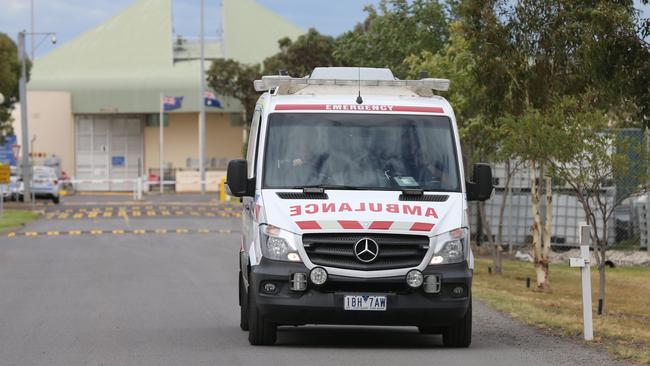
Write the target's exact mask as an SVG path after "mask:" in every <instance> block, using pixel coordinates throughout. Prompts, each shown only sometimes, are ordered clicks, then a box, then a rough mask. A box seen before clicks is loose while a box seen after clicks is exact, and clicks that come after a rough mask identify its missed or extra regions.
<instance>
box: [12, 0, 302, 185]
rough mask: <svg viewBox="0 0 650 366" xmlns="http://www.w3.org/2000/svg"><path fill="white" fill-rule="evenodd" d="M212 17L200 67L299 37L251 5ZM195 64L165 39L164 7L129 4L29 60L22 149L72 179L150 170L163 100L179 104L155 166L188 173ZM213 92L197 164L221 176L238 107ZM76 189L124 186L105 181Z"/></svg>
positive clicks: (163, 0)
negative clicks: (27, 144)
mask: <svg viewBox="0 0 650 366" xmlns="http://www.w3.org/2000/svg"><path fill="white" fill-rule="evenodd" d="M222 18H223V24H222V29H223V36H222V40H220V41H217V40H214V39H213V40H210V41H207V42H206V44H205V58H206V69H207V68H208V67H209V65H210V61H211V60H214V59H216V58H219V57H226V58H233V59H236V60H238V61H240V62H244V63H254V62H261V61H262V60H263V59H264V58H266V57H268V56H270V55H272V54H274V53H275V52H277V51H278V44H277V41H278V39H280V38H282V37H287V36H288V37H291V38H294V39H295V38H296V37H297V36H299V35H300V34H302V33H303V31H302V30H301V29H300V28H298V27H296V26H294V25H293V24H290V23H289V22H287V21H286V20H284V19H282V18H281V17H280V16H279V15H277V14H274V13H273V12H271V11H269V10H267V9H265V8H263V7H262V6H260V5H258V4H257V3H255V1H254V0H223V1H222ZM210 21H211V20H210V19H207V22H210ZM215 21H218V20H216V19H215ZM199 62H200V61H199V44H198V42H197V41H196V40H189V39H187V38H184V37H181V36H174V35H173V27H172V2H171V0H137V1H135V2H134V4H133V5H131V6H130V7H128V8H127V9H125V10H124V11H122V12H121V13H119V14H117V15H115V16H114V17H113V18H111V19H109V20H107V21H106V22H104V23H102V24H100V25H98V26H96V27H95V28H93V29H91V30H88V31H87V32H85V33H83V34H81V35H80V36H78V37H77V38H75V39H73V40H71V41H69V42H67V43H66V44H63V45H61V46H60V47H58V48H56V49H55V50H53V51H52V52H50V53H48V54H46V55H44V56H43V57H41V58H38V59H36V61H35V63H34V68H33V71H32V76H31V80H30V82H29V83H28V91H29V93H28V101H29V104H28V113H29V116H30V118H29V120H28V122H29V128H30V130H29V132H30V135H32V136H31V137H30V138H34V137H35V141H36V142H35V143H34V146H33V147H32V150H31V151H32V152H34V153H35V154H48V155H56V156H57V157H58V158H59V159H60V160H61V166H62V168H63V170H65V171H66V172H67V173H68V175H73V176H75V178H77V179H91V178H92V179H95V180H106V181H109V180H114V179H124V178H134V177H137V176H138V175H146V174H148V173H150V172H154V173H157V172H158V170H159V169H157V167H158V166H159V154H158V150H159V142H158V134H159V131H158V113H159V110H160V94H161V93H163V94H164V95H168V96H183V98H184V99H183V104H182V108H180V109H177V110H175V111H173V112H171V113H169V114H168V119H166V121H165V124H164V127H165V135H166V138H165V143H164V146H165V155H164V162H165V165H166V166H168V167H170V168H172V171H175V170H181V169H195V168H197V167H198V164H197V163H196V161H197V160H198V112H199V110H200V106H201V103H203V100H202V98H201V97H200V95H199V93H200V92H199V89H200V82H201V79H200V78H201V77H202V75H201V74H200V65H199ZM251 82H252V81H251ZM215 93H216V94H217V96H218V99H219V100H220V102H221V105H222V108H220V109H217V108H207V112H206V124H207V125H206V128H207V134H206V140H207V144H206V150H207V155H206V158H207V159H206V160H207V164H208V169H223V168H224V164H225V162H226V161H227V159H228V158H231V157H236V156H240V155H241V149H242V141H243V138H242V135H243V129H242V127H241V119H240V117H239V115H240V112H241V105H240V104H239V103H238V102H237V101H236V100H234V99H232V98H229V97H225V96H220V95H219V91H218V90H216V91H215ZM17 125H18V124H17ZM18 130H19V129H18ZM18 133H20V131H18ZM80 188H82V189H93V190H121V189H128V188H126V186H125V185H124V184H108V183H106V184H87V185H81V186H80Z"/></svg>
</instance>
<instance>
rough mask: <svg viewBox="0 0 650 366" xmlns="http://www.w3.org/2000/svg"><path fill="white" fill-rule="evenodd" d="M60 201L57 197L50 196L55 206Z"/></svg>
mask: <svg viewBox="0 0 650 366" xmlns="http://www.w3.org/2000/svg"><path fill="white" fill-rule="evenodd" d="M59 201H60V197H59V196H52V202H54V204H55V205H58V204H59Z"/></svg>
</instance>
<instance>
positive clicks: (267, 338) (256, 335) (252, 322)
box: [248, 287, 278, 346]
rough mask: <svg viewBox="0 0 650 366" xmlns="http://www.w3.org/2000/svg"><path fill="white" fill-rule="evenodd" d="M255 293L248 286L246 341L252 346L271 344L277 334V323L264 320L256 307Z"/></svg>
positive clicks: (273, 342)
mask: <svg viewBox="0 0 650 366" xmlns="http://www.w3.org/2000/svg"><path fill="white" fill-rule="evenodd" d="M256 296H257V294H255V290H254V289H252V288H250V287H249V291H248V305H249V306H248V342H250V344H251V345H253V346H272V345H274V344H275V340H276V336H277V334H276V333H277V328H278V327H277V325H275V324H273V323H271V322H270V321H268V320H266V319H265V317H264V314H262V313H261V312H260V311H259V309H258V308H257V301H255V298H256Z"/></svg>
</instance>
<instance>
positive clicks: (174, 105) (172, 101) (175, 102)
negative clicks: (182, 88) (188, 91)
mask: <svg viewBox="0 0 650 366" xmlns="http://www.w3.org/2000/svg"><path fill="white" fill-rule="evenodd" d="M162 103H163V109H164V110H165V112H168V111H173V110H174V109H178V108H180V107H181V106H182V105H183V97H168V96H164V97H163V100H162Z"/></svg>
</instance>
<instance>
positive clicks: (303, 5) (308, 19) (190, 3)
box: [0, 0, 650, 57]
mask: <svg viewBox="0 0 650 366" xmlns="http://www.w3.org/2000/svg"><path fill="white" fill-rule="evenodd" d="M32 1H33V2H34V9H35V10H34V18H35V24H36V31H53V32H56V33H57V38H58V39H59V42H58V44H57V45H54V46H53V45H51V44H50V43H49V42H43V43H42V44H41V45H40V46H39V47H38V50H37V52H36V55H37V57H38V56H39V55H42V54H44V53H47V52H48V51H49V50H51V49H52V48H53V47H56V46H58V45H61V44H63V43H65V42H66V41H68V40H70V39H72V38H74V37H75V36H77V35H79V34H81V33H83V32H85V31H87V30H89V29H91V28H92V27H94V26H96V25H98V24H100V23H102V22H104V21H105V20H107V19H109V18H110V17H112V16H114V15H116V14H117V13H119V12H120V11H121V10H123V9H125V8H126V7H128V6H129V5H131V4H133V3H134V1H135V0H32ZM256 1H257V2H258V3H259V4H261V5H263V6H265V7H267V8H269V9H271V10H273V11H275V12H276V13H278V14H281V15H282V16H284V17H285V18H286V19H288V20H289V21H291V22H293V23H294V24H296V25H298V26H299V27H301V28H303V29H305V30H307V29H309V28H310V27H314V28H316V29H318V30H319V31H320V32H322V33H325V34H329V35H334V36H335V35H339V34H341V33H343V32H345V31H346V30H349V29H351V28H352V27H353V26H354V25H355V24H356V23H358V22H360V21H362V20H363V19H364V18H365V13H364V12H363V8H364V6H365V5H366V4H377V3H379V0H256ZM219 3H220V0H205V4H206V36H212V37H214V36H216V35H217V32H218V29H219V19H220V15H219ZM635 3H636V4H637V7H639V8H641V5H640V1H639V0H635ZM173 4H174V30H175V33H176V34H182V35H185V36H196V35H198V33H199V29H198V21H197V20H196V19H197V18H198V14H199V6H198V4H199V0H173ZM642 11H643V12H644V16H645V17H650V6H645V7H643V8H642ZM251 22H254V20H253V19H251ZM29 28H30V0H0V32H4V33H8V34H9V35H11V36H12V37H13V38H15V36H16V34H17V33H18V32H19V31H20V30H21V29H29ZM28 49H29V48H28Z"/></svg>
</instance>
